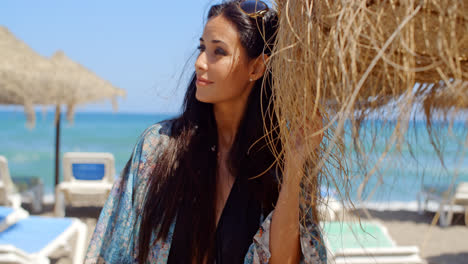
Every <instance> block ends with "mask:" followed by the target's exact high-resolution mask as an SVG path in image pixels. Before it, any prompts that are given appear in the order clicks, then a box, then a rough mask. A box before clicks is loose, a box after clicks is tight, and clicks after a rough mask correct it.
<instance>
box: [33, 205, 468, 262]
mask: <svg viewBox="0 0 468 264" xmlns="http://www.w3.org/2000/svg"><path fill="white" fill-rule="evenodd" d="M99 212H100V208H67V210H66V213H67V216H68V217H77V218H79V219H81V220H82V221H83V222H84V223H86V225H87V226H88V236H87V243H89V240H90V239H91V235H92V233H93V232H94V228H95V226H96V222H97V218H98V217H99ZM350 213H351V214H355V215H359V216H360V217H361V219H362V220H366V219H368V218H367V217H366V216H365V214H364V213H363V212H362V210H361V209H358V210H355V211H353V212H350ZM369 213H370V215H371V216H372V218H373V220H377V221H379V222H381V223H382V224H383V225H384V226H386V227H387V229H388V231H389V233H390V236H391V237H392V238H393V239H394V240H395V242H396V243H397V244H398V245H401V246H411V245H416V246H418V247H419V250H420V256H421V257H422V258H424V259H425V260H426V261H427V263H428V264H467V263H468V226H466V225H465V223H464V216H463V215H462V214H455V215H454V218H453V221H452V225H451V226H449V227H445V228H443V227H440V226H439V225H435V226H431V222H432V220H433V217H434V213H430V212H425V213H424V214H422V215H419V214H418V213H417V212H416V211H409V210H369ZM41 215H43V216H52V215H53V206H52V205H48V206H46V207H45V208H44V211H43V212H42V213H41ZM55 263H57V264H68V263H71V260H70V259H68V258H61V259H59V260H57V262H55Z"/></svg>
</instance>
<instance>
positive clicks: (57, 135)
mask: <svg viewBox="0 0 468 264" xmlns="http://www.w3.org/2000/svg"><path fill="white" fill-rule="evenodd" d="M59 173H60V105H59V104H58V105H57V106H56V108H55V186H57V185H58V184H59V175H60V174H59Z"/></svg>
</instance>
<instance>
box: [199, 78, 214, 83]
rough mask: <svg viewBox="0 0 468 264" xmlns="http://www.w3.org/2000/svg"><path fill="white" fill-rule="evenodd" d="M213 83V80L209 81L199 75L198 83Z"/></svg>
mask: <svg viewBox="0 0 468 264" xmlns="http://www.w3.org/2000/svg"><path fill="white" fill-rule="evenodd" d="M212 83H213V82H211V81H208V80H207V79H203V78H200V77H197V85H208V84H212Z"/></svg>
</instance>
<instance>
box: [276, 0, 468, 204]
mask: <svg viewBox="0 0 468 264" xmlns="http://www.w3.org/2000/svg"><path fill="white" fill-rule="evenodd" d="M275 2H276V6H277V7H276V8H277V11H278V13H279V29H278V36H277V45H276V47H275V50H274V53H273V55H272V57H271V63H270V67H271V70H272V72H273V90H274V91H273V92H274V100H275V102H276V104H275V105H276V107H277V109H276V110H277V113H278V118H279V120H280V126H281V127H280V130H281V140H282V141H283V142H284V144H285V145H286V146H289V145H292V144H294V142H291V138H292V137H290V133H292V132H293V131H296V129H297V128H299V127H303V125H304V123H307V119H308V118H309V119H313V117H312V115H313V113H316V110H317V109H318V110H319V111H320V112H321V114H322V117H323V120H324V128H323V130H322V131H315V130H311V129H309V128H308V127H307V126H305V127H304V129H305V130H306V131H305V134H306V135H308V136H307V137H306V143H307V144H306V145H307V146H308V147H309V149H310V151H309V152H310V153H312V154H311V157H310V160H313V161H318V162H315V164H313V167H314V168H315V173H313V174H314V175H322V176H324V177H326V179H319V180H318V181H317V180H314V181H310V182H309V184H311V185H312V187H313V188H310V189H309V190H308V191H307V192H308V193H309V194H312V195H313V197H316V196H318V194H317V193H314V192H316V191H314V190H318V188H316V185H317V184H319V183H320V182H321V181H322V180H328V182H329V183H331V184H334V185H337V187H339V188H338V189H341V190H347V188H343V187H346V186H347V185H348V184H349V180H350V178H349V177H350V174H349V171H348V169H349V168H348V167H347V165H346V162H345V161H347V160H348V161H349V160H350V159H351V157H350V156H349V155H350V154H349V153H350V152H348V151H347V150H346V147H348V146H349V145H350V146H353V149H354V152H353V153H354V154H353V155H356V156H357V159H356V160H354V161H353V162H356V163H357V165H358V167H359V168H360V169H361V171H362V173H363V174H362V175H363V177H364V181H363V182H364V183H366V182H367V181H368V180H369V178H370V177H371V176H372V175H374V174H375V172H376V171H377V170H378V165H379V163H381V162H382V160H383V159H384V157H385V155H386V154H385V153H387V152H388V150H389V149H390V148H392V147H394V146H397V147H398V146H401V144H402V143H404V135H405V133H406V132H407V129H408V121H409V120H410V119H411V118H412V117H414V113H415V112H418V113H420V114H421V116H423V117H425V119H426V121H427V127H428V130H429V132H430V134H431V136H432V139H433V140H432V142H434V144H433V145H434V147H435V149H436V150H437V149H438V146H439V145H438V144H437V143H436V142H438V140H437V138H438V136H440V135H438V134H437V133H433V132H434V130H432V129H431V121H433V120H435V119H439V118H442V119H444V120H453V119H454V118H455V117H457V113H460V112H462V111H464V110H465V109H466V108H468V82H467V80H468V21H467V20H468V0H408V1H401V0H387V1H385V0H367V1H362V0H347V1H345V0H339V1H334V0H320V1H317V0H277V1H275ZM457 118H462V119H464V120H465V122H466V121H467V120H466V115H464V116H458V117H457ZM376 120H377V121H376ZM389 120H390V121H389ZM386 121H389V122H386ZM363 124H365V125H366V127H373V128H374V129H365V130H364V129H361V128H362V126H363ZM311 127H313V126H311ZM383 129H391V133H390V134H389V137H388V139H387V142H386V149H385V151H384V152H383V153H384V154H381V155H380V156H378V157H376V158H375V159H373V161H372V162H371V159H370V156H371V153H372V152H373V151H375V149H374V148H373V146H370V147H369V146H368V147H363V143H362V140H361V139H362V137H363V135H362V133H368V134H370V135H365V137H375V136H376V135H378V134H379V133H381V131H382V130H383ZM465 130H466V128H465ZM320 132H323V133H324V135H325V140H324V141H323V143H322V145H321V151H314V150H313V148H314V147H315V144H314V141H313V136H314V135H317V134H318V133H320ZM345 133H350V134H351V137H350V138H351V139H352V141H351V142H349V144H346V147H345V145H344V142H343V141H344V138H345V136H344V135H345ZM410 145H411V144H410ZM410 147H411V146H410ZM317 155H320V158H319V157H317ZM278 156H279V157H281V155H280V153H279V155H278ZM441 156H443V155H441ZM354 158H356V157H354ZM442 158H443V157H442ZM353 166H354V167H356V164H353ZM309 180H310V179H309ZM339 185H341V186H339ZM343 185H344V186H343ZM342 195H343V196H345V197H347V196H348V194H347V193H346V191H345V193H342ZM343 198H344V197H343ZM315 202H316V201H311V202H310V201H309V203H315Z"/></svg>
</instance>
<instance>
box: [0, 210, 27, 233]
mask: <svg viewBox="0 0 468 264" xmlns="http://www.w3.org/2000/svg"><path fill="white" fill-rule="evenodd" d="M28 216H29V213H28V212H27V211H26V210H24V209H23V208H21V207H19V208H12V207H5V206H0V232H3V231H4V230H5V229H7V228H8V227H9V226H11V225H13V224H14V223H16V222H18V221H19V220H21V219H24V218H26V217H28Z"/></svg>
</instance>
